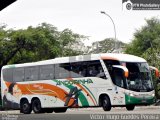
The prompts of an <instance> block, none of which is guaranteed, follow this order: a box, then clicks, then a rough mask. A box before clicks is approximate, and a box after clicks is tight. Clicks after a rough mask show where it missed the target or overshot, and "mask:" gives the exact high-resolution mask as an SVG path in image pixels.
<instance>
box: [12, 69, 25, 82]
mask: <svg viewBox="0 0 160 120" xmlns="http://www.w3.org/2000/svg"><path fill="white" fill-rule="evenodd" d="M13 81H14V82H21V81H24V68H14V69H13Z"/></svg>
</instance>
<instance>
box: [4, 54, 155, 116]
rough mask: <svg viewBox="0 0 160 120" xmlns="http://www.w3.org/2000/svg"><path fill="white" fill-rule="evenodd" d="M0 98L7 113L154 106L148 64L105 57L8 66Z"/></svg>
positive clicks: (131, 58)
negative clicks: (14, 111) (15, 111)
mask: <svg viewBox="0 0 160 120" xmlns="http://www.w3.org/2000/svg"><path fill="white" fill-rule="evenodd" d="M153 68H154V67H152V69H153ZM154 69H155V68H154ZM155 70H156V75H158V70H157V69H155ZM1 97H2V106H3V108H4V109H19V110H20V112H21V113H24V114H30V113H31V111H32V110H33V112H34V113H43V112H47V113H51V112H53V111H54V112H56V113H58V112H65V111H66V110H67V108H79V107H100V106H101V107H102V108H103V109H104V111H110V110H111V107H126V109H127V110H133V109H134V107H135V106H136V105H150V104H153V103H154V102H155V91H154V87H153V83H152V78H151V72H150V69H149V66H148V64H147V62H146V60H144V59H143V58H140V57H137V56H133V55H128V54H114V53H105V54H93V55H83V56H82V55H81V56H72V57H62V58H55V59H51V60H45V61H39V62H32V63H24V64H14V65H6V66H4V67H3V68H2V71H1Z"/></svg>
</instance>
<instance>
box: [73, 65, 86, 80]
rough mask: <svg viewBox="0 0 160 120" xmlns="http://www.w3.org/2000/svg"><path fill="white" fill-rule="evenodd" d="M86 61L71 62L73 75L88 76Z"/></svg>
mask: <svg viewBox="0 0 160 120" xmlns="http://www.w3.org/2000/svg"><path fill="white" fill-rule="evenodd" d="M85 63H86V62H75V63H71V77H72V78H77V77H86V76H87V64H85Z"/></svg>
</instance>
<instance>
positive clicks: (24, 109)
mask: <svg viewBox="0 0 160 120" xmlns="http://www.w3.org/2000/svg"><path fill="white" fill-rule="evenodd" d="M20 111H21V113H24V114H30V113H31V111H32V109H31V105H30V104H29V102H28V100H26V99H25V100H23V101H22V102H21V104H20Z"/></svg>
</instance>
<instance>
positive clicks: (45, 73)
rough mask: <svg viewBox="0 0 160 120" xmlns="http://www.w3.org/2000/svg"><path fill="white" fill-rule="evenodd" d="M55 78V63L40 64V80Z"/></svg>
mask: <svg viewBox="0 0 160 120" xmlns="http://www.w3.org/2000/svg"><path fill="white" fill-rule="evenodd" d="M49 79H54V65H43V66H40V80H49Z"/></svg>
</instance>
